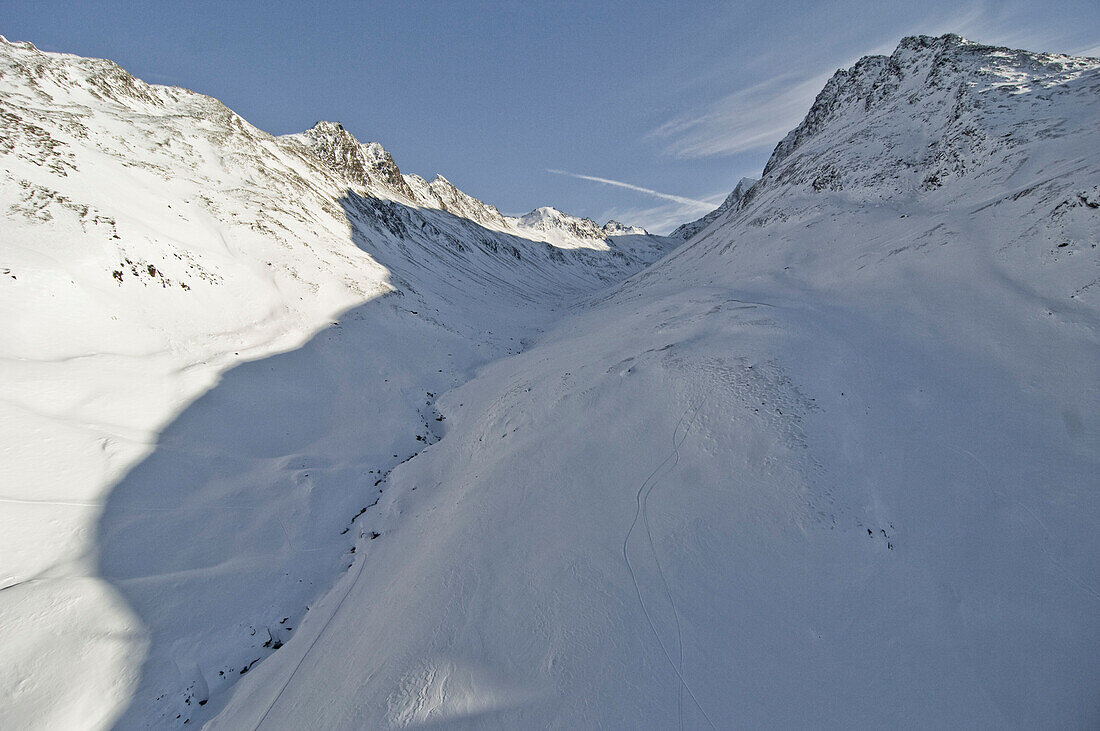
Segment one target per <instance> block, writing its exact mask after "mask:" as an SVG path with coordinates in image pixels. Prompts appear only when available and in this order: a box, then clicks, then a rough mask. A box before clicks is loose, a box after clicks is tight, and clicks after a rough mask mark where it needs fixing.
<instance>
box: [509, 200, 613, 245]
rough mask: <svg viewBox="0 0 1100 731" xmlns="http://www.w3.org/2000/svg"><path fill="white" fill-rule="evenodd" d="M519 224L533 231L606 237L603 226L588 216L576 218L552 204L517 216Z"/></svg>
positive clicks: (580, 236)
mask: <svg viewBox="0 0 1100 731" xmlns="http://www.w3.org/2000/svg"><path fill="white" fill-rule="evenodd" d="M519 223H520V225H521V226H522V227H523V228H525V229H528V230H533V231H545V232H550V231H561V232H563V233H565V234H567V235H569V236H572V237H574V238H578V239H606V238H607V234H605V233H604V230H603V228H602V227H601V226H600V225H599V224H598V223H596V222H595V221H593V220H592V219H590V218H577V217H576V216H570V215H569V214H567V213H562V212H561V211H559V210H558V209H557V208H554V207H553V206H543V207H541V208H536V209H535V210H533V211H531V212H530V213H527V214H524V215H522V216H520V217H519Z"/></svg>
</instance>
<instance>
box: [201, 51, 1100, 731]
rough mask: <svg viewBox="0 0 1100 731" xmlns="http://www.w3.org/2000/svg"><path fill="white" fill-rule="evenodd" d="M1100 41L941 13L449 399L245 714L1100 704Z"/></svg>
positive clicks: (980, 712)
mask: <svg viewBox="0 0 1100 731" xmlns="http://www.w3.org/2000/svg"><path fill="white" fill-rule="evenodd" d="M1098 91H1100V61H1097V60H1095V59H1075V58H1068V57H1064V56H1054V55H1040V54H1030V53H1026V52H1022V51H1008V50H1006V49H999V48H991V47H987V46H981V45H979V44H975V43H972V42H969V41H964V40H963V39H960V38H958V37H954V36H945V37H942V38H925V37H920V38H910V39H905V40H903V41H902V43H901V45H900V46H899V48H898V50H897V51H896V52H895V53H894V54H893V55H892V56H890V57H871V58H869V59H865V60H863V61H861V62H860V63H859V64H857V65H856V66H855V67H853V68H852V69H849V70H845V71H843V72H840V73H838V75H837V77H836V78H834V80H833V81H831V82H830V84H829V85H828V86H827V87H826V89H825V90H824V91H823V92H822V95H821V96H820V97H819V99H818V102H817V103H816V104H815V105H814V109H813V110H811V112H810V114H809V115H808V116H807V118H806V121H805V122H804V123H803V124H802V125H800V127H799V128H798V130H796V131H795V132H793V133H792V135H790V136H788V138H787V139H786V140H785V141H784V143H782V144H781V145H780V146H779V148H778V149H777V151H776V154H775V155H774V156H773V157H772V160H771V161H770V162H769V164H768V166H767V168H766V170H765V172H764V175H763V177H762V180H761V181H760V182H759V183H757V184H756V185H755V186H753V188H752V191H751V193H750V194H749V195H747V196H744V197H742V198H741V199H740V200H738V201H737V203H736V204H735V205H732V206H730V207H729V208H728V209H727V210H726V211H724V212H723V213H722V214H721V215H719V216H716V217H715V218H714V219H713V220H712V221H711V222H710V223H709V225H707V226H706V227H705V228H703V229H702V230H700V231H699V232H698V233H697V234H696V235H695V236H693V237H691V238H690V239H689V240H688V242H687V244H686V245H685V246H683V247H681V248H680V249H678V250H677V251H676V252H675V253H673V254H672V255H671V256H669V257H667V258H665V259H663V260H661V261H660V262H658V263H657V264H656V265H654V266H651V267H649V268H647V269H645V270H643V271H642V272H640V273H638V274H635V275H633V276H632V277H631V278H629V279H628V280H626V281H625V282H624V283H623V284H621V285H618V286H616V287H615V288H613V289H612V290H611V291H610V292H609V293H607V294H606V295H604V296H603V297H602V298H601V299H600V301H599V302H596V303H595V304H593V306H592V307H591V308H589V309H587V310H585V311H583V312H579V313H577V314H575V315H574V316H572V317H570V318H568V319H566V320H564V321H562V322H561V323H559V324H558V325H557V326H556V327H554V328H553V329H552V330H550V331H549V332H548V333H546V334H545V335H543V336H541V337H540V338H539V339H538V341H537V342H536V343H535V344H534V345H533V346H532V347H530V348H529V349H527V350H526V351H525V352H523V353H521V354H518V355H516V356H512V357H509V358H505V359H502V360H499V361H497V362H494V363H493V364H492V365H490V366H489V367H487V368H485V369H484V370H483V371H482V372H481V373H480V374H479V375H478V377H477V378H475V379H473V380H471V381H470V382H469V383H467V384H465V385H463V386H461V387H459V388H457V389H455V390H454V391H450V392H448V393H447V394H445V395H444V396H443V397H442V399H441V401H440V402H439V408H440V410H441V412H442V413H443V414H445V415H446V417H447V421H446V425H447V431H446V434H445V436H444V438H443V439H442V440H441V441H440V442H439V443H437V444H434V445H432V446H431V447H430V448H429V449H427V450H425V451H424V452H422V453H421V454H420V455H418V456H417V457H416V458H415V459H413V460H411V461H410V462H409V463H407V464H405V465H402V466H401V467H400V468H398V469H397V470H395V471H394V472H393V473H392V474H391V475H390V478H389V485H390V487H389V488H388V489H387V491H386V494H385V495H383V498H382V503H381V504H380V506H379V507H381V508H383V511H382V513H380V515H379V518H378V522H377V523H375V524H373V525H375V526H376V528H375V530H377V531H378V532H379V533H380V534H381V535H380V537H379V539H378V540H374V541H364V542H362V543H361V544H360V552H359V554H357V555H358V556H359V557H360V558H359V560H360V561H361V562H362V563H360V564H359V565H358V567H357V568H356V571H355V572H354V573H352V574H350V575H349V576H348V577H347V578H346V579H345V580H344V581H343V582H342V583H341V584H340V585H338V586H337V587H336V588H335V589H334V590H333V592H332V593H330V594H329V595H328V596H327V597H326V598H325V600H324V602H323V603H322V605H321V606H319V607H318V608H317V610H316V612H315V613H311V615H310V616H309V617H307V619H306V622H305V623H304V624H303V626H302V629H301V634H300V636H299V637H297V638H296V639H295V641H294V642H292V643H289V644H288V645H287V647H286V648H285V649H284V650H283V651H281V653H280V654H279V655H277V656H276V657H275V659H274V660H273V661H271V662H268V663H265V664H264V665H262V666H261V667H260V668H259V669H258V670H257V671H256V673H254V674H250V675H249V677H248V678H246V679H245V680H244V681H243V682H242V683H241V684H240V685H239V686H238V688H237V689H236V691H235V692H234V694H233V696H232V698H231V699H230V701H229V703H228V705H227V706H226V707H225V709H224V710H223V711H221V712H220V714H219V715H218V716H217V717H216V718H215V719H214V722H213V723H212V724H211V725H212V727H214V728H237V727H240V726H256V725H259V726H261V727H263V728H296V727H302V726H325V727H382V728H389V727H400V726H429V725H436V726H446V727H479V728H480V727H485V726H493V727H496V726H499V727H507V728H514V727H546V726H550V727H596V726H608V727H616V728H639V727H652V726H658V727H661V726H681V727H715V728H724V727H733V726H749V727H755V726H780V727H805V726H813V727H821V726H825V727H851V726H852V725H857V726H872V725H888V726H899V725H919V726H948V727H955V726H980V727H1002V726H1013V727H1016V726H1019V727H1067V726H1068V727H1090V726H1094V725H1096V723H1097V722H1098V721H1100V716H1098V712H1100V709H1098V708H1097V706H1096V704H1095V698H1094V696H1095V693H1094V691H1095V681H1096V678H1097V677H1098V673H1100V666H1098V665H1097V660H1096V658H1097V657H1100V654H1098V650H1100V625H1098V623H1097V620H1096V617H1097V608H1098V604H1100V585H1098V584H1097V582H1096V577H1097V576H1098V575H1100V544H1098V541H1097V539H1096V538H1095V531H1094V530H1092V524H1093V523H1094V522H1095V519H1096V516H1097V515H1098V514H1100V501H1098V493H1097V490H1096V487H1097V483H1096V475H1097V474H1100V464H1098V457H1097V455H1100V424H1098V423H1097V416H1096V414H1097V413H1098V409H1097V408H1096V407H1097V404H1098V402H1100V392H1098V384H1100V363H1098V359H1097V352H1100V350H1098V348H1097V345H1098V342H1097V340H1098V337H1097V336H1098V332H1100V312H1098V307H1097V305H1098V303H1097V302H1096V300H1095V297H1096V291H1095V289H1096V288H1095V287H1094V286H1091V283H1092V282H1094V281H1095V278H1096V276H1097V271H1096V265H1097V258H1096V257H1097V254H1096V245H1097V244H1098V243H1100V242H1098V240H1097V234H1098V231H1100V226H1098V225H1097V208H1096V206H1095V203H1096V201H1097V200H1098V198H1097V195H1098V190H1100V189H1098V185H1100V154H1098V152H1097V151H1098V150H1100V144H1097V143H1098V142H1100V139H1098V135H1100V125H1098V124H1097V121H1100V104H1098V100H1100V94H1098V93H1097V92H1098Z"/></svg>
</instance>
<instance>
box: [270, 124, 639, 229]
mask: <svg viewBox="0 0 1100 731" xmlns="http://www.w3.org/2000/svg"><path fill="white" fill-rule="evenodd" d="M282 139H283V140H286V141H290V142H292V143H294V142H297V143H300V144H303V145H305V146H306V148H308V150H309V151H310V152H311V153H312V154H313V155H314V156H316V157H317V158H318V159H320V160H321V162H323V163H324V164H325V165H326V166H327V167H328V168H330V169H331V170H333V171H335V172H337V173H338V174H340V175H341V176H343V177H344V178H345V179H346V180H347V181H348V182H349V183H351V184H352V185H353V186H355V187H357V188H362V189H364V190H365V191H366V192H368V193H370V194H373V195H379V194H380V195H384V196H386V197H391V196H392V197H395V198H396V199H398V200H401V201H404V202H409V203H412V204H414V205H416V206H421V207H424V208H432V209H436V210H441V211H446V212H448V213H451V214H453V215H455V216H458V217H460V218H464V219H467V220H470V221H474V222H476V223H478V224H480V225H482V226H486V227H488V228H490V229H493V230H498V231H506V232H510V233H518V234H520V235H523V236H528V237H531V238H535V239H537V240H541V241H545V242H546V243H549V244H552V245H554V246H557V247H562V248H601V249H602V248H607V246H608V241H607V240H608V238H610V237H613V236H628V235H629V236H637V235H645V236H648V235H649V233H648V232H647V231H645V229H642V228H639V227H636V226H624V225H623V224H620V223H618V222H614V223H615V225H614V226H610V227H606V226H605V227H601V226H599V225H598V224H597V223H596V222H595V221H592V220H590V219H587V218H578V217H576V216H571V215H569V214H567V213H563V212H562V211H559V210H557V209H556V208H553V207H551V206H544V207H541V208H536V209H535V210H533V211H531V212H530V213H527V214H525V215H523V216H519V217H509V216H504V215H502V214H501V212H500V211H499V210H498V209H497V207H496V206H494V205H492V204H489V203H485V202H484V201H481V200H479V199H478V198H475V197H474V196H472V195H469V194H467V193H464V192H463V191H462V190H460V189H459V188H458V187H457V186H455V185H454V183H452V182H451V181H450V180H448V179H447V178H445V177H443V176H442V175H440V174H436V176H435V177H434V178H433V179H432V180H431V181H430V182H429V181H427V180H425V179H424V178H422V177H421V176H419V175H415V174H410V175H403V174H402V173H401V170H400V168H398V166H397V163H396V162H394V159H393V156H392V155H390V153H389V152H387V151H386V150H385V148H383V147H382V145H380V144H379V143H377V142H368V143H362V142H360V141H359V140H357V139H356V138H355V136H354V135H353V134H352V133H351V132H349V131H348V130H347V129H345V128H344V126H343V125H342V124H340V123H339V122H328V121H321V122H318V123H317V124H315V125H314V126H313V127H312V128H311V129H309V130H306V131H305V132H300V133H297V134H291V135H284V136H283V137H282Z"/></svg>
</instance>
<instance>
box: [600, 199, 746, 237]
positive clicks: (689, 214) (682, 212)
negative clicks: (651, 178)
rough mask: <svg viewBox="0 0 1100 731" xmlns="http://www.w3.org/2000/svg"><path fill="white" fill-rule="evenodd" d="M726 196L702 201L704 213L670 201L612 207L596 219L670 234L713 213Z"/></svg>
mask: <svg viewBox="0 0 1100 731" xmlns="http://www.w3.org/2000/svg"><path fill="white" fill-rule="evenodd" d="M727 195H729V193H728V192H725V191H723V192H718V193H715V194H714V195H711V196H707V197H706V198H705V199H703V201H702V202H704V203H706V211H701V209H700V208H696V207H695V206H694V205H690V206H689V205H685V204H683V203H676V202H672V201H670V202H666V203H660V204H658V205H656V206H651V207H644V206H639V207H637V208H628V207H612V208H608V209H606V210H604V211H603V212H602V213H601V215H600V216H599V217H598V218H599V220H601V221H606V220H609V219H614V220H616V221H620V222H622V223H625V224H627V225H630V226H641V227H642V228H644V229H646V230H647V231H649V232H651V233H655V234H662V235H663V234H667V233H670V232H671V231H672V230H673V229H674V228H676V227H677V226H679V225H680V224H682V223H687V222H688V221H694V220H695V219H697V218H699V215H700V213H701V212H704V213H709V212H710V211H713V210H714V209H715V208H717V207H718V205H719V204H720V203H721V202H722V201H723V200H724V199H725V197H726V196H727Z"/></svg>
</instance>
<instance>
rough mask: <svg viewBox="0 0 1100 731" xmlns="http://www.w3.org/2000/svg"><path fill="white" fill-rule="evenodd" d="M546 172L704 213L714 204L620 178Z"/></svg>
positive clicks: (567, 172)
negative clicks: (616, 188)
mask: <svg viewBox="0 0 1100 731" xmlns="http://www.w3.org/2000/svg"><path fill="white" fill-rule="evenodd" d="M546 172H548V173H553V174H554V175H566V176H568V177H570V178H577V179H578V180H590V181H592V182H593V183H603V184H604V185H614V186H616V187H619V188H626V189H627V190H634V191H637V192H639V193H645V194H646V195H651V196H653V197H654V198H662V199H664V200H667V201H672V202H674V203H679V204H680V205H681V206H687V207H690V208H693V209H695V210H697V211H699V212H702V213H706V212H708V211H711V210H713V209H714V206H715V204H714V203H709V202H707V201H701V200H696V199H694V198H685V197H684V196H682V195H672V194H671V193H661V192H660V191H656V190H652V189H650V188H643V187H642V186H640V185H634V184H633V183H624V182H623V181H621V180H611V179H610V178H599V177H596V176H595V175H581V174H580V173H571V172H569V171H568V170H554V169H551V168H547V169H546Z"/></svg>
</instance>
